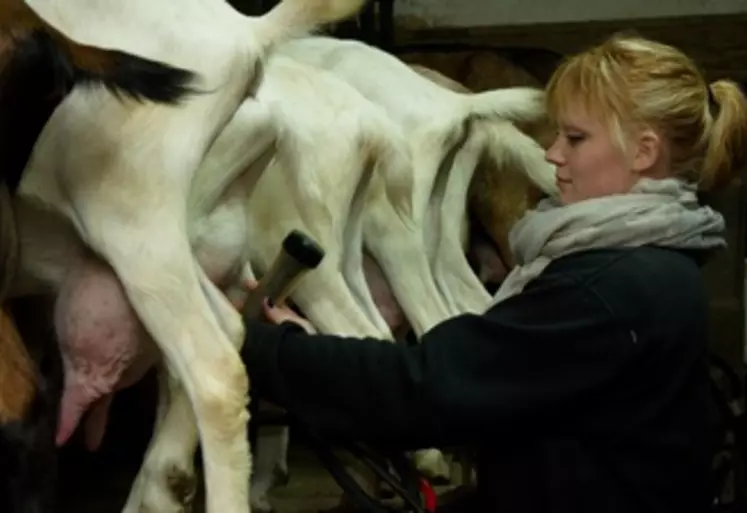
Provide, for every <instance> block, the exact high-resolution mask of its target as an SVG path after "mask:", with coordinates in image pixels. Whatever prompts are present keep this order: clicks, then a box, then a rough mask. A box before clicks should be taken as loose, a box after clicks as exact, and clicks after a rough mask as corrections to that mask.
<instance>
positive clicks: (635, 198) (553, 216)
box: [488, 178, 726, 308]
mask: <svg viewBox="0 0 747 513" xmlns="http://www.w3.org/2000/svg"><path fill="white" fill-rule="evenodd" d="M695 193H696V189H695V186H692V185H689V184H686V183H684V182H682V181H680V180H677V179H673V178H669V179H665V180H652V179H648V178H644V179H641V180H639V182H638V183H637V184H636V185H635V186H634V187H633V188H632V190H631V191H630V192H629V193H627V194H617V195H612V196H606V197H601V198H594V199H589V200H585V201H581V202H578V203H574V204H570V205H562V204H561V203H560V202H559V201H558V200H557V199H555V198H550V199H545V200H542V201H541V202H540V203H539V204H538V205H537V207H536V209H534V210H531V211H529V212H528V213H527V214H526V215H525V216H524V217H523V218H522V219H520V220H519V221H518V222H517V223H516V225H515V226H514V227H513V229H512V231H511V233H510V234H509V243H510V245H511V249H512V251H513V253H514V256H515V258H516V262H517V266H516V267H515V268H514V269H513V270H512V271H511V272H510V273H509V275H508V276H507V277H506V279H505V281H504V282H503V284H502V285H501V287H500V289H499V290H498V292H496V294H495V296H494V297H493V300H492V301H491V303H490V305H489V306H488V308H490V307H492V306H493V305H495V304H496V303H498V302H500V301H503V300H504V299H506V298H508V297H511V296H513V295H515V294H518V293H519V292H521V291H522V290H523V288H524V287H525V286H526V284H527V283H529V282H530V281H531V280H533V279H534V278H536V277H537V276H539V275H540V274H541V273H542V271H543V270H544V269H545V267H546V266H547V265H548V264H549V263H550V262H552V261H553V260H554V259H556V258H560V257H562V256H565V255H568V254H571V253H575V252H577V251H583V250H587V249H594V248H621V247H634V246H642V245H645V244H655V245H657V246H662V247H670V248H677V249H714V248H721V247H725V246H726V241H725V240H724V238H723V231H724V228H725V224H724V218H723V216H721V214H719V213H718V212H715V211H714V210H713V209H711V208H709V207H706V206H701V205H699V204H698V199H697V196H696V194H695Z"/></svg>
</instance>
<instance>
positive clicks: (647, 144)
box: [633, 129, 662, 174]
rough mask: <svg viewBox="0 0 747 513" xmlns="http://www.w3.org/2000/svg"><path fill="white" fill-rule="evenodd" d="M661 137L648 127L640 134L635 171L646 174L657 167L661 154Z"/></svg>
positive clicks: (636, 148) (634, 161) (634, 164)
mask: <svg viewBox="0 0 747 513" xmlns="http://www.w3.org/2000/svg"><path fill="white" fill-rule="evenodd" d="M661 149H662V148H661V138H660V137H659V135H658V134H657V133H656V132H654V131H653V130H650V129H646V130H643V131H642V132H641V134H640V135H639V136H638V141H637V144H636V147H635V155H634V156H633V171H634V172H635V173H637V174H644V173H645V172H646V171H648V170H650V169H653V168H654V167H656V164H657V163H658V161H659V156H660V155H661Z"/></svg>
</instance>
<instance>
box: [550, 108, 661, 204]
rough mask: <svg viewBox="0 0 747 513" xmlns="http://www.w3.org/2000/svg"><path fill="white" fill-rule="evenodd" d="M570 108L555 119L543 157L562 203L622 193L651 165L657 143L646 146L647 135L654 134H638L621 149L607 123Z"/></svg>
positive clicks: (581, 110) (655, 158)
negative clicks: (554, 135) (553, 169)
mask: <svg viewBox="0 0 747 513" xmlns="http://www.w3.org/2000/svg"><path fill="white" fill-rule="evenodd" d="M570 110H571V111H572V114H571V113H566V114H565V115H563V116H561V118H560V119H559V120H558V136H557V138H556V139H555V142H554V143H553V145H552V146H551V147H550V148H549V149H548V150H547V152H546V154H545V158H546V160H547V161H548V162H550V163H552V164H554V165H555V166H556V172H555V175H556V179H557V183H558V188H559V190H560V199H561V201H562V202H563V203H564V204H570V203H575V202H578V201H583V200H586V199H590V198H596V197H600V196H607V195H611V194H623V193H626V192H628V191H629V190H630V188H631V187H633V185H634V184H635V183H636V182H637V181H638V179H639V177H640V175H641V173H642V172H643V171H645V170H646V169H648V168H650V167H652V166H653V165H654V164H655V162H656V160H657V156H658V155H657V154H656V152H657V151H658V146H657V147H656V148H651V147H650V143H652V141H651V139H650V138H651V137H652V136H653V137H654V138H655V137H656V136H655V135H653V134H652V133H651V132H648V133H646V134H644V133H642V134H641V136H642V138H641V139H640V140H636V141H631V142H634V143H635V144H629V145H628V148H626V150H625V151H624V150H621V149H620V148H619V146H618V145H616V144H615V141H614V138H613V135H612V133H611V132H610V130H609V128H608V127H607V123H605V122H603V121H602V120H601V119H600V118H599V117H593V116H590V115H588V114H587V113H585V112H584V109H581V108H579V109H570ZM644 136H645V137H644ZM657 141H658V140H657ZM657 141H653V142H657ZM639 143H642V144H644V147H639ZM652 151H653V155H652V154H651V152H652Z"/></svg>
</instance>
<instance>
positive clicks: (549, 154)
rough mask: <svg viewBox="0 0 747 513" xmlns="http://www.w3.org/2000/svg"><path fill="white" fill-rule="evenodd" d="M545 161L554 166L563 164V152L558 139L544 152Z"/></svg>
mask: <svg viewBox="0 0 747 513" xmlns="http://www.w3.org/2000/svg"><path fill="white" fill-rule="evenodd" d="M545 160H546V161H547V162H549V163H551V164H555V165H556V166H562V165H563V164H565V159H564V158H563V152H562V151H561V148H560V137H557V138H555V141H554V142H553V143H552V146H550V147H549V148H548V149H547V151H546V152H545Z"/></svg>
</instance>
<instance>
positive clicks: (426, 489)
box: [420, 477, 437, 513]
mask: <svg viewBox="0 0 747 513" xmlns="http://www.w3.org/2000/svg"><path fill="white" fill-rule="evenodd" d="M420 493H422V494H423V497H424V498H425V510H426V511H429V512H430V513H435V512H436V502H437V498H436V491H435V490H434V489H433V486H431V483H430V482H429V481H428V480H427V479H425V478H423V477H421V478H420Z"/></svg>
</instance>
